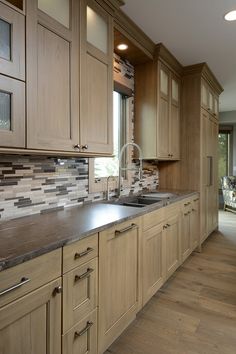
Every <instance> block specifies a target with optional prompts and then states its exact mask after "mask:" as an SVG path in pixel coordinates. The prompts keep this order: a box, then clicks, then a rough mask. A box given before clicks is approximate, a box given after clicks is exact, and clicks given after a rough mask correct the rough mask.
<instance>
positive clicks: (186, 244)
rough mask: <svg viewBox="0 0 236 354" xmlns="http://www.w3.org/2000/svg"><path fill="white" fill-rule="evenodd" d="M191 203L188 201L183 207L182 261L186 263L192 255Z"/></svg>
mask: <svg viewBox="0 0 236 354" xmlns="http://www.w3.org/2000/svg"><path fill="white" fill-rule="evenodd" d="M191 213H192V206H191V201H186V202H185V203H184V205H183V207H182V224H181V260H182V262H184V261H185V260H186V259H187V258H188V256H189V255H190V254H191V253H192V240H191V230H192V225H191Z"/></svg>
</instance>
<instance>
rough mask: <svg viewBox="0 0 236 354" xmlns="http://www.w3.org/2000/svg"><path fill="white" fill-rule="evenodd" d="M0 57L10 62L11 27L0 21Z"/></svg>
mask: <svg viewBox="0 0 236 354" xmlns="http://www.w3.org/2000/svg"><path fill="white" fill-rule="evenodd" d="M0 57H1V58H3V59H6V60H11V25H10V24H9V23H8V22H6V21H4V20H2V19H0Z"/></svg>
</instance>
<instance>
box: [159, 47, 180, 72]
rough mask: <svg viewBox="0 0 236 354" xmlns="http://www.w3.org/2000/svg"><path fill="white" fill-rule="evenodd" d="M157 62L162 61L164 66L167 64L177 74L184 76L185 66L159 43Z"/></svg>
mask: <svg viewBox="0 0 236 354" xmlns="http://www.w3.org/2000/svg"><path fill="white" fill-rule="evenodd" d="M154 57H155V59H156V60H161V61H163V62H164V64H167V65H168V66H169V67H170V68H171V69H173V70H174V71H175V72H176V73H177V74H179V75H182V73H183V66H182V65H181V64H180V62H179V61H178V60H177V59H176V57H175V56H174V55H173V54H172V53H171V52H170V51H169V50H168V49H167V48H166V47H165V46H164V44H163V43H158V44H157V45H156V46H155V55H154Z"/></svg>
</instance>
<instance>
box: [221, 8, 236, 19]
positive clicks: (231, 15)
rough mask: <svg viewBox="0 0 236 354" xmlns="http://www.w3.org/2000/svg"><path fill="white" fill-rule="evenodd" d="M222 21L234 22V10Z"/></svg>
mask: <svg viewBox="0 0 236 354" xmlns="http://www.w3.org/2000/svg"><path fill="white" fill-rule="evenodd" d="M224 19H225V20H226V21H236V10H233V11H230V12H228V13H227V14H226V15H225V16H224Z"/></svg>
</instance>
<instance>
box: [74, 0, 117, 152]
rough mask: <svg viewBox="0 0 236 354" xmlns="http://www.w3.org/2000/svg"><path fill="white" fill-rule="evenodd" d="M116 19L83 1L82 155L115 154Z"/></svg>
mask: <svg viewBox="0 0 236 354" xmlns="http://www.w3.org/2000/svg"><path fill="white" fill-rule="evenodd" d="M112 94H113V19H112V17H111V15H109V14H108V13H107V12H106V11H105V10H104V9H103V8H102V7H101V6H100V5H99V4H98V3H96V1H93V0H82V1H81V90H80V116H81V122H80V146H81V147H80V151H82V152H83V151H84V152H89V153H103V154H112V153H113V120H112V116H113V110H112V107H113V105H112V102H113V96H112Z"/></svg>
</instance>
